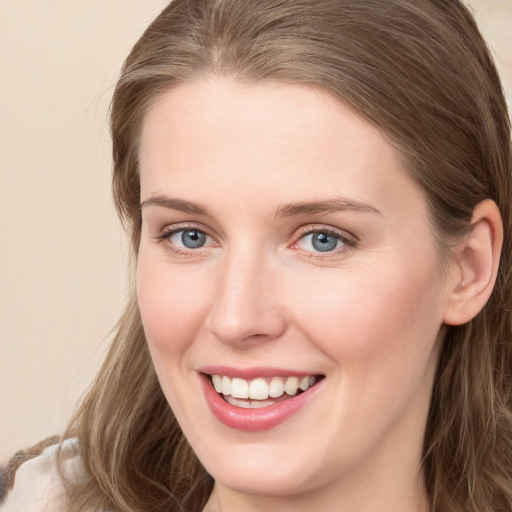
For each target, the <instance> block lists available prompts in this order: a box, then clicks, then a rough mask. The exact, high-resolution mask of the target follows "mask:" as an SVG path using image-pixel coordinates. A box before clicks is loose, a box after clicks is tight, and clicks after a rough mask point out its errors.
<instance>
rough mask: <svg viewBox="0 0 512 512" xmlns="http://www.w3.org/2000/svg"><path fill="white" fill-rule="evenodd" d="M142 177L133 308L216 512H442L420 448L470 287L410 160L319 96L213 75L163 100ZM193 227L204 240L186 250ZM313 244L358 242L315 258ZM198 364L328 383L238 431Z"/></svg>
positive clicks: (143, 151)
mask: <svg viewBox="0 0 512 512" xmlns="http://www.w3.org/2000/svg"><path fill="white" fill-rule="evenodd" d="M140 168H141V200H142V203H143V207H142V218H143V225H142V236H141V242H140V249H139V254H138V266H137V291H138V300H139V305H140V310H141V315H142V321H143V325H144V329H145V332H146V336H147V340H148V345H149V349H150V352H151V356H152V359H153V362H154V365H155V368H156V372H157V375H158V378H159V380H160V383H161V386H162V389H163V391H164V393H165V396H166V397H167V400H168V402H169V404H170V406H171V407H172V409H173V411H174V413H175V415H176V417H177V419H178V421H179V423H180V425H181V427H182V429H183V431H184V433H185V435H186V436H187V438H188V440H189V442H190V443H191V445H192V447H193V449H194V450H195V452H196V453H197V455H198V457H199V459H200V460H201V462H202V463H203V464H204V466H205V467H206V469H207V470H208V471H209V472H210V474H212V475H213V477H214V479H215V482H216V485H215V490H214V493H213V494H212V497H211V499H210V501H209V503H208V505H207V507H206V509H205V510H208V511H220V510H222V512H229V511H236V510H244V511H266V512H269V511H270V512H272V511H291V510H294V511H301V510H304V511H306V510H307V511H309V510H322V511H327V512H329V511H350V512H355V511H365V512H371V511H379V512H383V511H384V512H385V511H393V512H397V511H426V510H429V507H428V500H427V498H426V493H425V489H424V485H423V480H422V475H421V464H420V461H421V455H422V442H423V436H424V429H425V422H426V417H427V412H428V406H429V402H430V395H431V389H432V382H433V376H434V371H435V366H436V361H437V356H438V351H439V345H440V340H441V338H442V333H443V324H444V320H445V315H446V314H447V312H448V311H451V309H450V298H451V291H452V290H453V287H454V281H456V280H458V279H459V278H460V275H459V274H458V273H457V271H456V270H457V269H456V268H455V267H454V268H453V269H452V270H449V271H448V272H447V273H446V272H445V273H443V272H441V270H440V258H439V254H438V250H437V248H436V244H435V241H434V236H433V228H432V226H431V225H430V223H429V218H428V214H427V206H426V202H425V198H424V196H423V193H422V192H421V191H420V189H419V188H418V187H417V186H416V184H415V183H414V182H413V181H412V180H411V179H410V178H409V177H408V175H407V173H406V164H405V162H404V161H403V159H402V156H401V154H400V153H399V151H398V150H397V149H395V148H394V147H392V146H391V144H389V143H388V142H387V140H386V139H385V137H384V136H383V135H382V134H381V133H380V132H379V131H378V130H377V129H375V128H374V127H372V126H371V125H369V124H368V123H367V122H365V121H364V120H363V119H362V118H360V117H359V116H358V115H356V114H354V113H353V112H352V111H351V110H350V109H348V108H347V107H345V106H344V105H343V104H342V103H340V102H339V101H337V100H335V99H333V98H332V97H330V96H328V95H327V94H325V93H323V92H320V91H316V90H313V89H309V88H304V87H298V86H297V87H295V86H290V85H280V84H263V85H262V84H256V85H255V84H251V85H243V84H240V83H237V82H235V81H232V80H229V79H220V78H212V79H211V80H208V81H206V80H205V81H202V82H197V83H188V84H185V85H182V86H180V87H178V88H175V89H172V90H171V91H169V92H167V93H165V94H164V95H163V96H162V97H161V98H160V99H159V100H158V101H157V102H156V103H155V104H154V105H153V107H152V108H151V109H150V111H149V112H148V113H147V115H146V118H145V121H144V125H143V131H142V135H141V145H140ZM156 197H159V198H162V197H165V198H175V199H179V200H180V201H187V202H191V203H194V204H195V205H199V206H200V210H202V211H199V209H197V210H196V211H194V210H193V209H190V208H188V211H183V210H182V209H180V208H179V207H178V206H176V205H177V203H176V202H175V203H174V207H172V208H171V207H166V206H162V204H156V202H158V201H156V202H155V201H154V199H155V198H156ZM340 199H343V201H345V202H344V203H343V204H344V205H345V206H346V204H347V202H349V203H350V204H353V203H357V205H358V206H359V207H358V208H353V207H352V208H346V207H345V208H342V207H338V208H332V205H333V201H340ZM152 200H153V201H152ZM321 201H331V203H329V205H330V209H328V211H316V210H318V209H316V210H315V209H314V208H311V207H310V208H305V207H304V206H302V207H301V208H295V209H293V208H287V209H286V206H289V205H290V204H296V203H301V204H302V203H318V202H321ZM160 203H161V201H160ZM362 205H363V207H362ZM168 206H169V205H168ZM283 210H285V211H286V212H287V214H286V215H282V213H283ZM280 213H281V214H280ZM184 228H187V229H197V230H201V231H202V232H204V233H205V234H206V235H207V238H206V243H205V245H203V246H202V247H200V248H198V249H191V248H186V247H183V245H182V243H181V232H179V230H180V229H184ZM315 230H316V231H324V232H325V231H326V230H327V231H330V232H332V233H335V235H333V236H341V239H340V240H342V239H343V237H344V238H345V239H348V242H346V243H344V242H343V241H340V242H339V243H338V246H337V247H336V249H335V250H333V251H329V252H319V251H317V250H315V248H314V246H313V245H312V244H311V232H312V231H315ZM169 233H173V234H169ZM205 365H227V366H231V367H237V368H240V367H241V368H247V367H254V366H258V367H279V368H286V369H290V370H294V371H304V372H307V373H311V374H322V375H324V376H325V379H324V380H323V381H322V382H321V385H322V387H321V388H319V391H318V392H317V393H316V395H315V397H314V399H312V400H311V401H310V402H309V403H308V404H307V405H306V406H305V407H303V408H302V409H301V410H300V411H298V412H297V413H296V414H294V415H293V416H292V417H291V418H289V419H288V420H287V421H285V422H284V423H283V424H281V425H278V426H277V427H275V428H272V429H270V430H266V431H263V432H245V431H239V430H235V429H231V428H229V427H227V426H225V425H224V424H222V423H221V422H219V421H218V420H217V419H216V418H215V417H214V416H213V415H212V413H211V412H210V410H209V408H208V406H207V403H206V400H205V396H204V393H203V390H202V387H201V385H200V382H199V376H198V370H199V368H201V367H204V366H205Z"/></svg>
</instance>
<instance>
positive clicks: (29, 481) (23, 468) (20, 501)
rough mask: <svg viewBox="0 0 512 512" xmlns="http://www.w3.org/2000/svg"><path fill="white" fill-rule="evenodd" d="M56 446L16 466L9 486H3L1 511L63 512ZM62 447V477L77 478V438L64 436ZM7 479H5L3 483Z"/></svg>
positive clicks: (62, 495)
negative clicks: (63, 474)
mask: <svg viewBox="0 0 512 512" xmlns="http://www.w3.org/2000/svg"><path fill="white" fill-rule="evenodd" d="M58 449H59V444H58V443H55V444H52V445H50V446H48V447H47V448H45V449H44V450H42V452H41V453H40V454H39V455H37V456H35V457H33V458H29V460H27V461H26V462H23V463H22V464H21V465H20V466H19V467H18V469H17V470H16V472H15V474H14V475H13V476H14V482H13V485H12V488H11V489H10V490H7V489H6V491H7V495H6V497H5V498H4V501H3V502H2V504H1V505H0V510H1V512H18V511H19V512H21V511H23V512H43V511H44V512H66V510H67V505H66V492H65V487H64V483H63V480H62V478H61V475H60V473H59V471H58V469H57V452H58ZM62 450H63V461H64V463H63V468H62V469H63V471H64V473H65V478H67V479H68V478H69V479H70V480H76V479H79V478H80V475H81V474H82V472H83V468H82V464H81V460H80V455H79V450H78V442H77V440H76V439H66V440H65V441H64V442H63V443H62ZM15 465H16V466H17V464H15ZM8 480H9V479H8V478H5V481H6V482H7V481H8ZM10 483H11V484H12V482H10ZM6 486H7V485H6ZM9 487H10V485H9Z"/></svg>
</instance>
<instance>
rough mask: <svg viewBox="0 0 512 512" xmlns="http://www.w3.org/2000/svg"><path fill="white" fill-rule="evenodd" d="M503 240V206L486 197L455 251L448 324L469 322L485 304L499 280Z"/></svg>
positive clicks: (475, 212) (445, 318)
mask: <svg viewBox="0 0 512 512" xmlns="http://www.w3.org/2000/svg"><path fill="white" fill-rule="evenodd" d="M502 243H503V222H502V220H501V215H500V212H499V209H498V207H497V205H496V203H495V202H494V201H492V200H490V199H486V200H485V201H482V202H481V203H479V204H478V205H477V206H476V208H475V210H474V212H473V217H472V219H471V231H470V232H469V233H468V235H467V236H466V237H465V238H464V240H463V241H462V242H461V244H460V245H459V246H458V248H457V250H456V253H455V255H454V264H453V270H452V272H451V275H452V285H451V286H452V289H451V290H449V297H448V302H447V306H446V310H445V317H444V323H445V324H447V325H462V324H465V323H466V322H469V321H470V320H471V319H472V318H474V317H475V316H476V315H477V314H478V313H479V312H480V311H481V310H482V308H483V307H484V306H485V304H486V302H487V300H488V299H489V297H490V295H491V293H492V290H493V288H494V283H495V282H496V276H497V273H498V265H499V260H500V253H501V246H502Z"/></svg>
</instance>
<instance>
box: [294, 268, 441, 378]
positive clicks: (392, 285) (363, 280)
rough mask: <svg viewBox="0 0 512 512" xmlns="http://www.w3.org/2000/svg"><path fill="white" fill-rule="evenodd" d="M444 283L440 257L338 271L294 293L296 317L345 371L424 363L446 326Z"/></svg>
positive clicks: (374, 369)
mask: <svg viewBox="0 0 512 512" xmlns="http://www.w3.org/2000/svg"><path fill="white" fill-rule="evenodd" d="M383 268H384V269H385V271H383ZM440 284H441V281H440V277H439V275H438V271H437V268H436V266H435V261H433V262H432V263H430V262H428V263H425V262H423V267H421V271H420V272H418V271H417V267H416V265H415V264H414V263H413V262H410V263H409V264H408V263H406V262H400V261H398V262H397V263H395V264H390V265H387V266H380V267H379V268H374V269H373V268H371V267H369V268H367V269H364V271H363V270H361V271H360V272H356V271H353V272H347V273H345V274H343V275H338V276H337V275H336V274H333V275H332V276H331V277H330V279H329V280H328V281H325V282H323V281H311V282H309V283H307V286H306V288H307V293H295V295H294V297H295V298H294V301H295V303H296V307H295V310H296V312H297V314H296V316H295V321H296V323H297V324H299V325H300V326H301V330H302V331H304V332H306V333H307V335H308V337H309V338H310V339H312V340H315V342H316V343H317V344H318V345H320V346H321V347H322V349H323V350H324V351H325V352H326V353H327V354H329V355H330V356H331V358H333V359H335V360H336V361H337V362H338V363H339V364H340V365H341V366H343V368H344V369H345V370H347V369H350V367H351V366H354V367H357V368H358V369H361V368H362V367H366V368H372V371H375V372H376V374H379V373H380V371H381V370H384V369H385V368H386V367H387V366H388V365H391V366H393V365H395V366H397V367H404V366H406V365H411V364H416V363H417V364H423V363H425V360H426V359H427V358H428V356H429V354H430V352H431V350H432V347H433V345H434V343H435V340H436V338H437V335H438V332H439V330H440V328H441V325H442V311H441V307H440V304H441V302H440ZM291 295H292V293H291V290H290V296H291ZM386 363H387V364H386ZM388 369H389V368H388ZM389 377H390V378H400V375H394V376H393V375H392V374H391V372H390V375H389Z"/></svg>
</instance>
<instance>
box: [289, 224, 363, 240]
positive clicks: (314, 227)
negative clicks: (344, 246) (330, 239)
mask: <svg viewBox="0 0 512 512" xmlns="http://www.w3.org/2000/svg"><path fill="white" fill-rule="evenodd" d="M323 232H325V233H329V234H332V235H337V236H339V237H341V238H345V239H348V240H352V241H354V242H357V241H358V240H359V239H358V238H357V236H356V235H354V234H353V233H351V232H350V231H347V230H346V229H340V228H335V227H333V226H329V225H324V224H308V225H305V226H301V227H300V228H298V229H297V230H296V231H295V235H294V239H295V240H298V239H299V238H302V237H303V236H306V235H309V234H312V233H323Z"/></svg>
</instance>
